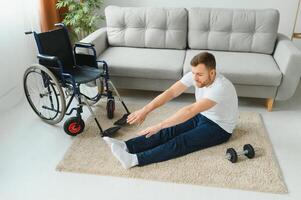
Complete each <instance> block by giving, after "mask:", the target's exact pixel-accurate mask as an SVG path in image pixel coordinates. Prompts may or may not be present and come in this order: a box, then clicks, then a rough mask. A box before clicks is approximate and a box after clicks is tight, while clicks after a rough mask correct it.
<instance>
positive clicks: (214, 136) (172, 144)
mask: <svg viewBox="0 0 301 200" xmlns="http://www.w3.org/2000/svg"><path fill="white" fill-rule="evenodd" d="M230 136H231V134H229V133H227V132H226V131H224V130H223V129H222V128H220V127H219V126H218V125H217V124H215V123H214V122H208V123H206V124H202V125H199V126H198V127H196V128H194V129H192V130H189V131H187V132H185V133H182V134H180V135H178V136H176V137H174V138H173V139H171V140H169V141H167V142H166V143H165V144H161V145H159V146H157V147H155V148H153V149H150V150H147V151H144V152H140V153H137V158H138V165H139V166H143V165H147V164H150V163H156V162H161V161H165V160H169V159H172V158H176V157H179V156H183V155H185V154H188V153H191V152H194V151H197V150H200V149H204V148H207V147H210V146H214V145H218V144H221V143H223V142H226V141H227V140H228V139H229V138H230Z"/></svg>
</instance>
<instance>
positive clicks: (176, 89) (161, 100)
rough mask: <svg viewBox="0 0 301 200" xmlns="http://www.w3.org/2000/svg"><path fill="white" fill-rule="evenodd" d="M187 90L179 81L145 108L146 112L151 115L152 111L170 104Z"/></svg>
mask: <svg viewBox="0 0 301 200" xmlns="http://www.w3.org/2000/svg"><path fill="white" fill-rule="evenodd" d="M186 89H187V86H185V85H184V84H183V83H181V81H177V82H176V83H174V84H173V85H172V86H171V87H170V88H168V89H167V90H165V91H164V92H163V93H161V94H160V95H158V96H157V97H156V98H155V99H154V100H152V101H151V102H150V103H149V104H147V105H146V106H144V109H145V110H146V112H147V113H150V112H151V111H153V110H155V109H156V108H158V107H160V106H162V105H164V104H165V103H167V102H169V101H170V100H172V99H174V98H176V97H178V96H179V95H180V94H182V93H183V92H184V91H185V90H186Z"/></svg>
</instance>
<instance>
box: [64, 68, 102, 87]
mask: <svg viewBox="0 0 301 200" xmlns="http://www.w3.org/2000/svg"><path fill="white" fill-rule="evenodd" d="M64 72H65V73H68V74H70V75H71V76H72V77H73V79H74V81H75V83H79V84H82V83H88V82H90V81H93V80H95V79H97V78H99V77H100V76H101V75H102V73H103V72H102V70H101V69H96V68H94V67H90V66H77V67H74V68H71V67H69V68H67V69H66V70H64ZM66 81H67V82H68V83H71V82H70V81H71V80H70V79H66Z"/></svg>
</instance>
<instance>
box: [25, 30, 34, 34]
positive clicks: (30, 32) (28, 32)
mask: <svg viewBox="0 0 301 200" xmlns="http://www.w3.org/2000/svg"><path fill="white" fill-rule="evenodd" d="M32 33H33V32H32V31H26V32H25V35H29V34H32Z"/></svg>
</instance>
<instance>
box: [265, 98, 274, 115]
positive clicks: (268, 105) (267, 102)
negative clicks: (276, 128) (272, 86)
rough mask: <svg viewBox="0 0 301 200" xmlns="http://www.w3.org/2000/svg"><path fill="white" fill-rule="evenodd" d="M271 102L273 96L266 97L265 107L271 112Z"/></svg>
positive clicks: (272, 101)
mask: <svg viewBox="0 0 301 200" xmlns="http://www.w3.org/2000/svg"><path fill="white" fill-rule="evenodd" d="M273 103H274V99H273V98H269V99H267V101H266V107H267V109H268V111H269V112H271V111H272V109H273Z"/></svg>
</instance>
